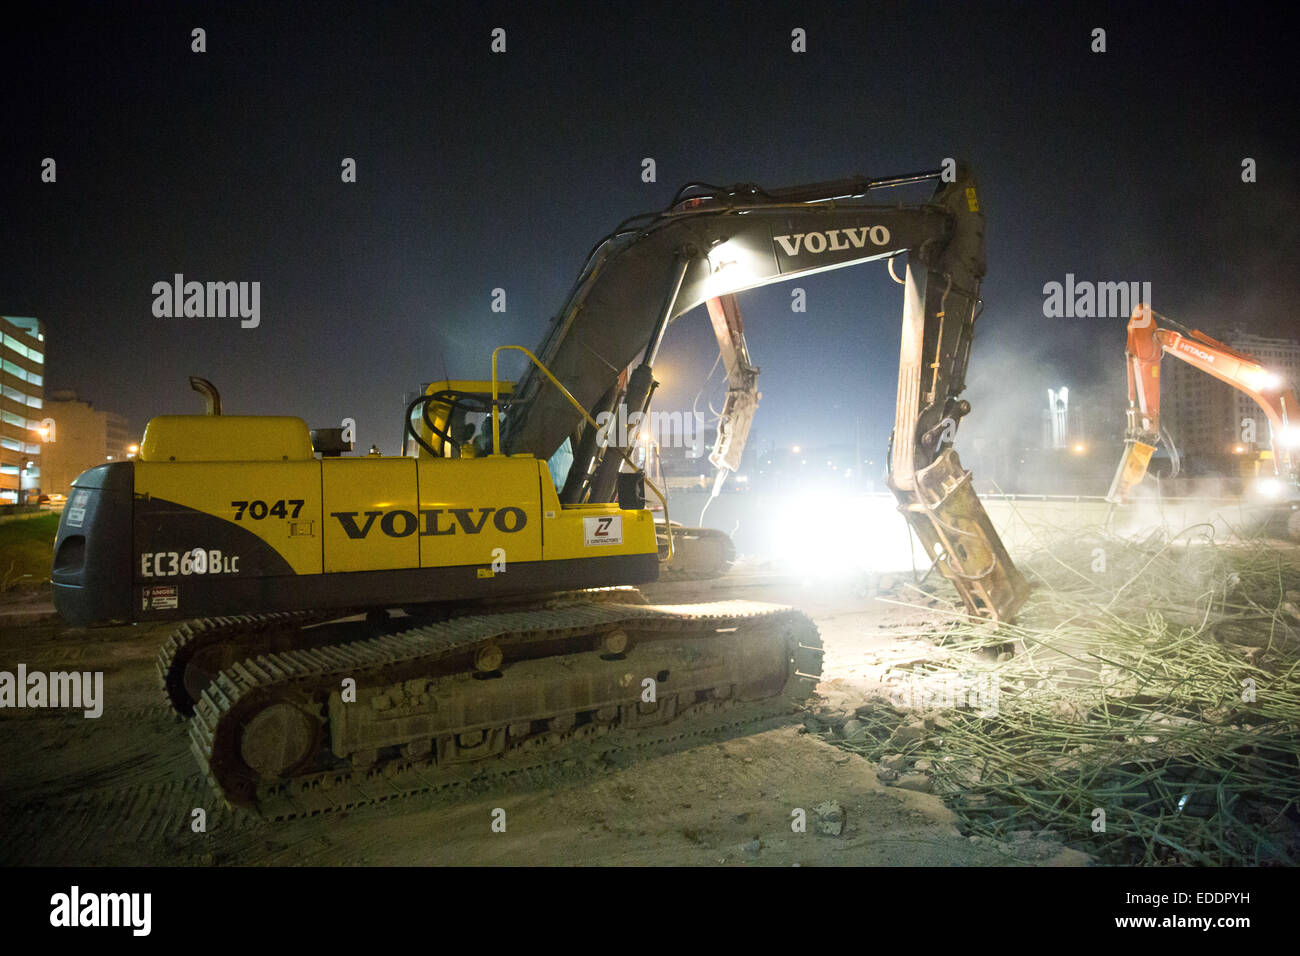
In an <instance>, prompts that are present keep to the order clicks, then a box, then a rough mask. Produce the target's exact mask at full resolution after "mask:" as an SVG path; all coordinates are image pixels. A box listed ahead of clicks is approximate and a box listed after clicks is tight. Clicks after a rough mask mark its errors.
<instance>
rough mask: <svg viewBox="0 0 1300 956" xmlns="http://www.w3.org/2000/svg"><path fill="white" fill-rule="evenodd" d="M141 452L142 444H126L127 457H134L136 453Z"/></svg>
mask: <svg viewBox="0 0 1300 956" xmlns="http://www.w3.org/2000/svg"><path fill="white" fill-rule="evenodd" d="M139 453H140V446H139V445H136V444H134V443H133V444H130V445H127V446H126V457H127V458H134V457H135V456H136V455H138V454H139Z"/></svg>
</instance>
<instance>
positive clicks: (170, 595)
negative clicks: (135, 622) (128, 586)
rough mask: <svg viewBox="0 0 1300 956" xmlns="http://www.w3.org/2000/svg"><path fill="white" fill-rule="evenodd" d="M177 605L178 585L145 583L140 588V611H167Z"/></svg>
mask: <svg viewBox="0 0 1300 956" xmlns="http://www.w3.org/2000/svg"><path fill="white" fill-rule="evenodd" d="M179 606H180V586H179V585H176V584H146V585H145V586H144V587H143V588H141V589H140V609H141V610H142V611H168V610H174V609H175V608H178V607H179Z"/></svg>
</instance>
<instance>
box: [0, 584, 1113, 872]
mask: <svg viewBox="0 0 1300 956" xmlns="http://www.w3.org/2000/svg"><path fill="white" fill-rule="evenodd" d="M647 596H648V597H649V598H650V599H651V600H652V601H656V602H681V601H693V600H709V599H723V598H747V599H753V600H764V601H776V602H780V603H787V604H792V605H795V606H797V607H800V608H802V609H804V610H805V611H807V612H808V613H809V614H810V615H811V616H812V617H813V618H814V619H815V620H816V622H817V624H818V627H819V629H820V630H821V633H822V639H823V642H824V644H825V646H826V649H827V656H826V663H825V670H824V680H823V683H822V685H821V687H820V688H819V691H820V693H821V695H822V696H823V698H824V701H823V703H824V705H826V706H830V707H834V708H837V709H851V708H853V707H855V706H857V705H858V704H860V703H863V702H864V701H865V700H866V698H867V695H868V694H869V693H870V692H871V691H872V690H873V689H875V688H878V687H879V677H880V675H881V673H882V672H883V670H884V668H885V667H886V666H888V665H889V664H890V663H894V662H897V661H900V660H905V659H908V658H909V657H920V656H923V653H924V648H923V646H922V645H920V644H917V643H916V642H912V641H903V640H900V639H898V638H896V637H895V631H897V630H898V629H901V628H905V627H910V626H912V625H914V624H916V623H917V622H918V621H921V620H925V619H926V618H932V617H933V616H934V615H935V614H936V613H938V612H937V611H931V610H925V609H919V608H910V607H902V606H899V605H896V604H891V603H886V602H884V601H880V600H876V599H874V598H870V597H866V596H863V595H860V594H855V593H853V592H852V591H851V590H850V589H841V590H839V591H831V590H821V591H818V590H812V589H808V588H804V587H800V586H799V585H798V584H796V583H790V582H784V583H783V582H776V581H773V580H771V579H765V578H763V577H762V576H760V575H756V574H753V573H749V574H746V573H739V574H733V575H731V576H729V577H728V578H726V579H724V580H722V581H720V582H710V583H708V584H674V585H661V586H657V587H655V588H652V589H647ZM167 630H168V629H167V628H165V627H157V626H152V627H134V628H111V629H97V630H91V631H86V630H78V629H71V628H63V627H60V626H58V625H53V624H49V623H30V622H27V621H19V620H14V619H10V620H8V621H7V622H3V623H0V670H10V671H13V670H14V669H16V666H17V665H18V664H19V663H25V664H27V665H28V667H29V668H32V669H44V670H59V669H71V668H73V667H75V668H77V669H80V670H103V671H104V672H105V678H104V679H105V694H106V700H107V703H106V706H105V710H104V715H103V716H102V717H101V718H100V719H98V720H87V719H85V718H83V717H82V716H81V715H80V713H77V714H75V715H74V714H71V713H69V712H66V711H51V710H44V711H31V710H4V711H0V722H3V726H2V728H0V863H4V864H40V863H52V864H84V865H107V864H125V865H136V864H172V865H213V864H271V865H294V864H309V865H323V864H330V865H421V864H452V865H499V864H541V865H551V864H554V865H600V864H614V865H718V864H727V865H733V864H734V865H773V866H790V865H796V864H797V865H803V866H815V865H844V864H850V865H862V864H882V865H940V866H942V865H1006V864H1012V865H1025V864H1030V865H1079V864H1084V863H1086V862H1087V858H1086V857H1085V856H1084V855H1083V854H1080V853H1078V852H1076V851H1073V850H1068V849H1064V850H1063V849H1061V848H1060V847H1059V846H1058V845H1056V844H1050V843H1040V842H1037V841H1025V842H1024V843H1017V844H1015V845H1010V844H990V843H988V842H979V841H972V840H971V839H969V838H967V837H966V836H963V835H962V834H961V833H959V832H958V830H957V828H956V820H955V817H954V816H953V815H952V813H950V812H949V811H948V810H947V809H946V808H945V807H944V806H943V804H942V802H941V801H940V800H939V798H937V797H935V796H932V795H929V794H924V793H914V792H909V791H905V790H900V789H897V788H895V787H891V786H888V785H886V784H885V783H882V782H880V781H879V780H878V779H877V776H876V771H877V768H876V767H875V765H873V764H871V763H869V762H867V761H866V760H864V759H862V758H860V757H858V756H856V755H854V754H851V753H848V752H845V751H842V750H840V749H838V748H836V747H833V746H831V745H829V744H827V743H825V742H824V741H823V740H821V739H820V738H818V737H815V736H811V735H808V734H805V733H803V732H802V729H801V728H800V727H799V726H798V725H797V724H793V723H792V724H791V725H790V726H785V727H780V728H778V729H773V730H766V731H763V732H760V733H755V734H753V735H750V736H744V737H738V738H734V739H731V740H727V741H723V742H710V743H707V744H702V745H696V746H693V747H690V748H689V749H683V750H680V751H678V752H674V753H668V754H663V755H659V756H654V757H650V758H647V759H644V760H640V761H637V762H635V763H632V764H630V765H627V766H618V767H605V766H601V767H591V766H577V767H571V768H566V769H562V770H557V771H556V772H555V773H554V774H551V775H549V776H548V777H547V778H546V779H545V780H541V781H536V780H533V781H531V782H528V783H523V784H515V783H511V784H510V785H508V786H504V785H497V787H498V788H497V789H495V790H493V789H490V788H489V789H480V790H478V791H476V792H471V793H462V794H460V795H458V796H456V797H454V798H453V797H450V796H448V795H445V794H443V795H437V796H420V797H413V798H410V799H407V800H403V801H400V802H398V803H395V804H386V805H383V806H379V807H374V808H367V809H364V810H359V811H354V812H350V813H338V814H330V815H326V816H324V817H316V818H310V819H304V820H296V821H291V822H289V823H280V824H267V823H262V822H261V821H255V820H250V819H248V818H246V817H236V816H234V815H232V814H230V813H229V812H227V811H224V810H222V809H219V808H218V807H217V802H216V800H215V798H214V796H213V794H212V793H211V792H210V791H209V790H208V789H207V787H206V785H205V784H204V783H203V781H202V780H201V779H200V778H199V775H198V773H197V768H196V766H195V764H194V760H193V758H192V757H191V755H190V753H189V750H188V743H187V740H186V736H185V727H184V725H183V724H182V723H181V722H180V721H179V720H178V719H176V718H174V717H173V716H172V715H171V714H170V712H169V710H168V709H167V708H166V707H165V706H164V704H163V703H162V700H161V697H160V692H159V691H158V689H157V684H156V676H155V673H154V664H153V661H154V655H155V653H156V650H157V648H158V646H159V645H160V644H161V642H162V639H163V636H164V635H165V633H166V631H167ZM831 804H838V805H839V807H840V808H841V810H842V811H843V826H842V829H841V832H840V833H839V834H838V835H831V834H828V833H822V832H818V830H819V826H818V823H819V821H827V822H828V823H829V822H830V821H833V820H834V819H837V817H836V816H835V814H834V813H833V811H832V808H831V807H830V806H829V805H831ZM195 808H202V809H204V810H205V811H206V813H207V832H206V833H194V832H192V830H191V828H190V821H191V819H192V816H191V815H192V812H193V810H194V809H195ZM818 808H820V809H821V811H822V812H821V815H820V816H819V814H818ZM498 810H501V811H504V822H505V827H504V832H498V831H499V830H500V823H499V822H498V826H497V827H496V828H495V829H494V827H493V823H494V820H496V821H500V820H501V814H500V813H498V812H495V811H498ZM800 810H802V811H804V816H805V818H806V832H796V831H795V829H794V828H793V827H792V823H794V822H795V820H796V817H797V811H800ZM832 829H833V827H832Z"/></svg>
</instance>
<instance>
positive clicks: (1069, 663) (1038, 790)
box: [828, 525, 1300, 865]
mask: <svg viewBox="0 0 1300 956" xmlns="http://www.w3.org/2000/svg"><path fill="white" fill-rule="evenodd" d="M1212 534H1213V529H1212V528H1209V527H1208V526H1204V525H1202V526H1196V527H1193V528H1191V529H1188V530H1187V531H1185V532H1183V533H1181V534H1179V535H1176V536H1169V535H1168V534H1166V533H1163V532H1156V533H1153V534H1152V535H1151V536H1149V537H1147V538H1146V539H1145V540H1142V541H1140V542H1134V541H1130V540H1125V539H1121V538H1118V537H1115V536H1113V535H1110V534H1107V533H1105V532H1103V531H1100V530H1099V531H1095V532H1092V533H1088V534H1079V533H1077V532H1075V533H1073V534H1072V535H1071V536H1070V537H1068V538H1066V539H1062V540H1060V541H1057V542H1054V543H1053V545H1052V546H1051V547H1050V548H1044V549H1043V550H1041V551H1040V552H1038V553H1036V554H1034V555H1032V556H1031V557H1030V558H1029V559H1028V560H1026V561H1021V562H1020V565H1021V567H1022V570H1024V571H1025V573H1026V575H1027V576H1029V577H1030V578H1031V580H1032V581H1033V583H1034V585H1035V592H1034V594H1033V596H1032V598H1031V600H1030V603H1029V604H1028V605H1027V606H1026V608H1025V609H1024V611H1023V612H1022V614H1021V617H1020V620H1019V622H1018V623H1017V624H1015V625H995V624H990V623H988V622H984V621H978V620H958V621H955V622H942V623H939V624H937V625H935V626H933V627H931V628H927V629H925V630H923V631H922V630H918V631H916V632H914V634H913V635H912V636H917V637H924V638H926V639H928V640H930V641H933V642H935V644H936V645H937V646H936V648H935V653H934V654H933V655H932V656H930V659H929V660H927V661H925V662H924V663H915V664H913V665H911V666H910V667H909V669H908V671H907V672H903V671H897V670H896V671H895V672H894V673H892V674H889V675H887V680H892V681H896V682H897V683H895V684H894V686H895V688H896V691H895V693H894V694H893V695H892V698H891V699H892V701H893V703H892V704H885V703H883V702H882V703H880V704H871V705H868V706H866V707H862V708H859V710H858V712H857V715H856V719H857V720H858V721H860V722H861V723H859V724H856V725H852V726H851V728H850V729H851V731H852V732H851V733H850V734H849V735H848V736H847V737H845V722H843V721H839V722H838V726H837V728H836V730H835V732H834V734H833V735H828V736H831V737H832V739H834V741H835V742H836V743H837V744H838V745H840V746H844V747H847V748H849V749H852V750H856V751H858V752H860V753H862V754H863V755H864V756H866V757H868V758H869V759H872V760H876V761H883V762H884V765H885V767H886V768H887V769H885V770H883V771H882V774H883V775H884V776H885V777H886V778H888V777H889V776H891V775H892V773H894V772H896V771H898V770H904V771H905V770H906V769H908V768H910V769H912V770H920V771H922V772H924V773H926V774H928V775H930V777H931V778H932V784H931V786H932V787H933V789H934V790H935V791H936V792H938V793H939V794H941V795H943V796H944V798H945V800H946V801H947V802H948V804H949V805H950V806H951V807H952V808H953V810H954V811H955V812H956V813H957V814H958V815H959V817H961V818H962V820H963V823H964V824H965V825H966V826H967V827H968V828H969V830H968V832H970V833H972V834H978V835H981V836H983V837H988V838H991V839H994V840H997V841H1008V840H1014V839H1015V835H1016V834H1017V833H1020V834H1021V835H1025V831H1031V832H1033V833H1042V832H1044V831H1046V832H1048V833H1051V834H1054V835H1055V836H1057V837H1059V838H1060V839H1062V840H1064V841H1066V842H1067V843H1069V844H1070V845H1073V846H1075V847H1077V848H1078V849H1081V850H1083V851H1085V852H1087V853H1090V854H1092V855H1093V856H1094V857H1095V858H1096V859H1098V860H1101V861H1103V862H1108V863H1123V864H1179V863H1181V864H1205V865H1254V864H1265V863H1269V864H1293V863H1295V862H1297V861H1300V812H1298V807H1300V803H1298V801H1300V606H1298V605H1300V549H1296V548H1294V547H1290V546H1285V545H1279V544H1277V543H1275V542H1265V541H1262V540H1256V541H1253V542H1252V541H1247V542H1234V543H1232V544H1223V543H1216V542H1215V541H1214V540H1213V537H1212ZM917 761H921V763H920V764H919V766H918V763H917ZM891 767H892V768H893V770H890V769H888V768H891Z"/></svg>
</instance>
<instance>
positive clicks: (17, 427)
mask: <svg viewBox="0 0 1300 956" xmlns="http://www.w3.org/2000/svg"><path fill="white" fill-rule="evenodd" d="M44 400H45V325H44V323H42V322H41V321H40V320H39V319H33V318H25V317H20V316H0V504H20V503H26V502H27V501H29V500H31V499H33V498H35V497H36V496H37V495H39V494H40V492H41V482H42V479H41V439H42V437H43V436H42V431H41V430H42V428H43V425H42V420H43V419H44V417H45V413H44V409H43V405H44Z"/></svg>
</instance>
